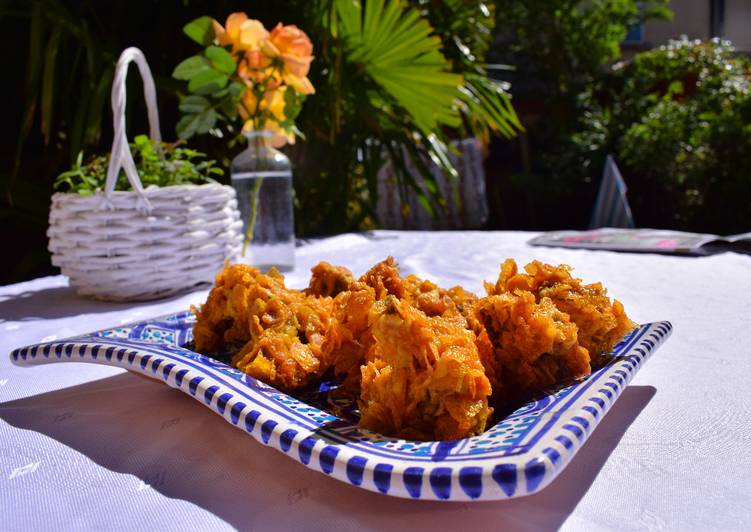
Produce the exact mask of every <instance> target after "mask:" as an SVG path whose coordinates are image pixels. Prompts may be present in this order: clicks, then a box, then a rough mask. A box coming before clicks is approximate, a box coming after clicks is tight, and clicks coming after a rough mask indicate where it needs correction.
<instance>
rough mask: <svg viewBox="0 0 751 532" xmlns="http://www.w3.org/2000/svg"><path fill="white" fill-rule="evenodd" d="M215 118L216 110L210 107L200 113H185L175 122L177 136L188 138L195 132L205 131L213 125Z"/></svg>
mask: <svg viewBox="0 0 751 532" xmlns="http://www.w3.org/2000/svg"><path fill="white" fill-rule="evenodd" d="M216 119H217V114H216V111H214V109H211V108H209V109H206V110H205V111H203V112H201V113H197V114H189V115H185V116H183V117H182V118H181V119H180V121H179V122H178V123H177V136H178V137H180V138H181V139H189V138H190V137H192V136H193V135H195V134H201V133H206V132H208V131H209V129H211V128H212V127H214V125H215V124H216Z"/></svg>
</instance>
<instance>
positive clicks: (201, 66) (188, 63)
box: [172, 55, 211, 81]
mask: <svg viewBox="0 0 751 532" xmlns="http://www.w3.org/2000/svg"><path fill="white" fill-rule="evenodd" d="M210 70H211V64H210V63H209V60H208V59H206V58H205V57H203V56H201V55H194V56H193V57H189V58H187V59H186V60H185V61H182V62H181V63H180V64H179V65H177V66H176V67H175V70H173V71H172V77H173V78H175V79H181V80H186V81H187V80H190V79H192V78H194V77H196V76H197V75H198V74H201V73H203V72H208V71H210Z"/></svg>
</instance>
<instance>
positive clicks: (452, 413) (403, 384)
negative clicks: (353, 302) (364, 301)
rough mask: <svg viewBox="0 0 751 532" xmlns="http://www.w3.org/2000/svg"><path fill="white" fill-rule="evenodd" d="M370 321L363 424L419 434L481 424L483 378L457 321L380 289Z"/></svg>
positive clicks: (447, 435)
mask: <svg viewBox="0 0 751 532" xmlns="http://www.w3.org/2000/svg"><path fill="white" fill-rule="evenodd" d="M369 321H370V324H371V329H372V334H373V338H374V343H373V346H372V348H371V349H370V350H369V352H368V353H367V355H366V358H367V364H366V365H365V366H363V367H362V383H361V395H360V425H361V426H362V427H365V428H368V429H371V430H374V431H377V432H381V433H384V434H390V435H395V436H398V437H403V438H409V439H419V440H432V439H438V440H451V439H458V438H465V437H468V436H472V435H475V434H479V433H481V432H482V431H484V430H485V423H486V421H487V419H488V417H489V416H490V414H491V412H492V409H491V408H490V407H489V406H488V396H489V395H490V393H491V389H490V382H489V381H488V379H487V377H486V376H485V370H484V368H483V366H482V363H481V362H480V357H479V354H478V352H477V347H476V346H475V343H474V338H473V335H472V333H471V331H469V330H467V329H466V328H465V327H464V326H463V321H462V320H452V319H449V318H443V317H439V316H435V317H429V316H427V315H426V314H425V313H424V312H422V311H420V310H419V309H417V308H416V307H414V306H413V305H411V304H410V303H409V302H408V301H406V300H399V299H398V298H397V297H395V296H387V297H386V298H385V299H383V300H381V301H378V302H377V303H375V305H373V308H372V310H371V313H370V317H369Z"/></svg>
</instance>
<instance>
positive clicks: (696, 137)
mask: <svg viewBox="0 0 751 532" xmlns="http://www.w3.org/2000/svg"><path fill="white" fill-rule="evenodd" d="M749 75H750V70H749V61H748V60H747V59H746V58H743V57H738V56H736V55H734V53H733V48H732V46H731V45H730V43H728V42H726V41H719V40H712V41H709V42H701V41H688V40H686V39H683V40H679V41H671V42H670V43H669V44H668V45H666V46H662V47H660V48H658V49H655V50H652V51H649V52H645V53H642V54H639V55H637V56H636V57H635V58H634V59H633V61H631V62H629V63H627V64H622V65H617V66H616V68H614V69H613V72H612V74H611V75H610V76H609V77H608V78H607V79H606V80H605V82H604V83H603V85H602V87H601V88H600V89H599V90H596V91H592V92H591V93H590V94H589V95H588V102H587V103H588V106H589V107H590V114H589V116H588V117H587V118H586V119H585V120H582V121H581V123H582V128H583V133H582V134H581V135H580V136H579V138H578V140H579V149H580V150H582V151H585V150H586V149H588V148H592V147H594V148H595V149H594V150H593V151H594V152H599V153H600V155H602V154H604V153H605V152H612V153H614V155H615V157H616V159H617V161H618V163H619V164H620V165H621V169H622V171H623V173H624V175H625V177H626V181H627V183H628V185H629V201H630V202H631V204H632V207H633V211H634V217H635V219H636V221H637V223H638V224H639V225H651V226H660V227H673V228H679V229H688V230H697V231H713V232H740V231H747V230H748V228H749V227H748V226H749V219H748V216H747V214H746V212H745V211H746V208H747V207H746V204H747V201H748V197H749V196H750V195H751V95H749ZM603 129H604V130H605V131H606V134H605V135H600V136H599V138H597V134H598V132H601V131H602V130H603Z"/></svg>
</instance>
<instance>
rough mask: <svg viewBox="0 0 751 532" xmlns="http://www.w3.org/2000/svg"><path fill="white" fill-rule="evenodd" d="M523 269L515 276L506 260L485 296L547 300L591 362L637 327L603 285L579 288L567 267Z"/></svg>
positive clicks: (536, 263)
mask: <svg viewBox="0 0 751 532" xmlns="http://www.w3.org/2000/svg"><path fill="white" fill-rule="evenodd" d="M524 269H525V271H526V273H518V270H517V266H516V263H515V262H514V261H513V260H512V259H508V260H506V261H505V262H504V263H503V265H502V267H501V274H500V276H499V277H498V281H497V282H496V283H495V285H489V284H487V283H486V290H487V291H488V294H489V295H493V294H503V293H508V292H515V291H517V290H525V291H529V292H531V293H532V294H533V295H534V296H535V299H536V300H537V301H540V300H541V299H543V298H549V299H550V300H551V301H552V302H553V304H554V305H555V306H556V308H558V309H559V310H561V311H562V312H565V313H566V314H568V315H569V317H570V319H571V321H572V322H573V323H575V324H576V326H577V327H578V337H579V343H580V344H581V345H582V346H583V347H585V348H586V349H587V350H588V351H589V353H590V356H592V357H593V358H594V357H598V356H599V355H601V354H604V353H609V352H610V350H611V349H613V346H614V345H615V344H616V343H617V342H618V341H619V340H620V339H621V338H623V336H624V335H625V334H626V333H627V332H629V331H630V330H632V329H633V328H634V327H636V324H635V323H634V322H632V321H631V320H630V319H629V318H628V316H626V313H625V311H624V309H623V305H622V304H621V303H620V302H619V301H617V300H613V301H612V303H611V301H610V298H608V296H607V290H606V289H605V288H604V287H603V286H602V284H600V283H594V284H588V285H585V284H582V282H581V279H576V278H574V277H572V276H571V267H570V266H568V265H565V264H563V265H560V266H551V265H549V264H544V263H542V262H539V261H533V262H531V263H529V264H527V265H526V266H525V267H524Z"/></svg>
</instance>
